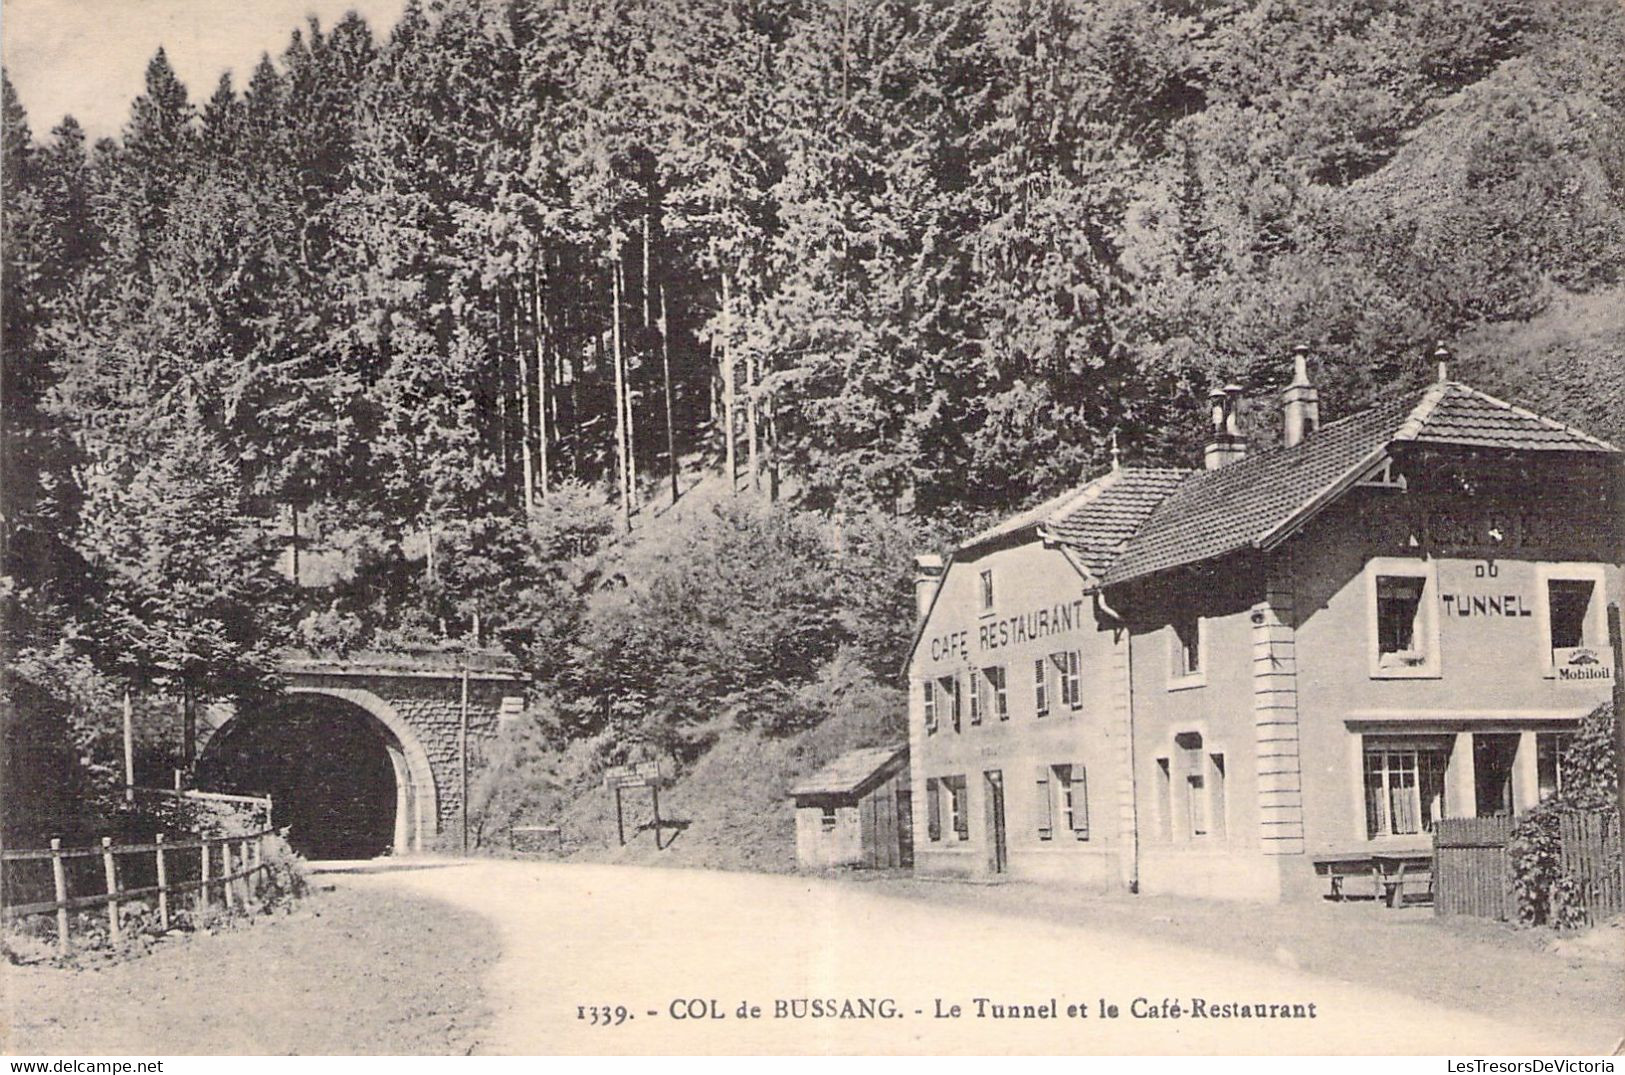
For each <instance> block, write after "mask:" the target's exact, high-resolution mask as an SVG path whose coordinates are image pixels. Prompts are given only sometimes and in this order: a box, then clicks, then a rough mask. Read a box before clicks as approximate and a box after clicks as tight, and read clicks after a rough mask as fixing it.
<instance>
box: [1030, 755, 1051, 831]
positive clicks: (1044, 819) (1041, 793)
mask: <svg viewBox="0 0 1625 1075" xmlns="http://www.w3.org/2000/svg"><path fill="white" fill-rule="evenodd" d="M1035 778H1036V780H1037V782H1038V798H1037V799H1035V800H1034V806H1035V807H1036V808H1037V809H1036V812H1035V815H1034V816H1036V817H1037V818H1038V838H1039V839H1040V840H1048V839H1049V838H1050V836H1051V834H1052V833H1053V832H1054V829H1055V822H1054V817H1053V811H1054V808H1055V804H1054V801H1053V799H1052V797H1051V796H1050V790H1049V781H1050V774H1049V766H1047V765H1040V766H1039V767H1038V772H1037V773H1036V774H1035Z"/></svg>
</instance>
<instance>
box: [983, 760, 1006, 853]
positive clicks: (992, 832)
mask: <svg viewBox="0 0 1625 1075" xmlns="http://www.w3.org/2000/svg"><path fill="white" fill-rule="evenodd" d="M982 779H983V780H984V781H985V782H986V784H987V831H988V836H989V840H988V847H987V868H988V872H989V873H1003V872H1004V871H1005V868H1006V867H1007V866H1008V865H1009V849H1008V847H1007V846H1006V844H1005V837H1004V773H1003V772H1002V771H1001V770H998V769H989V770H988V771H987V772H985V773H983V774H982Z"/></svg>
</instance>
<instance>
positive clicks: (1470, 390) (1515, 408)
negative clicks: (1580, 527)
mask: <svg viewBox="0 0 1625 1075" xmlns="http://www.w3.org/2000/svg"><path fill="white" fill-rule="evenodd" d="M1444 387H1446V388H1459V389H1461V390H1462V391H1463V392H1466V393H1467V394H1468V395H1471V396H1477V397H1478V398H1479V399H1482V400H1484V401H1485V402H1487V403H1493V404H1494V405H1495V406H1497V407H1505V408H1506V409H1507V410H1509V411H1511V412H1512V413H1513V414H1518V415H1522V416H1523V417H1525V418H1532V419H1534V420H1535V421H1537V422H1539V423H1540V424H1541V425H1543V426H1545V427H1547V428H1548V429H1555V430H1559V431H1561V432H1564V433H1567V434H1569V435H1570V436H1573V437H1579V438H1580V439H1581V440H1583V441H1589V442H1590V443H1592V444H1595V445H1597V446H1598V447H1599V448H1606V449H1607V450H1608V451H1611V452H1617V451H1619V450H1620V449H1619V447H1618V446H1617V445H1613V444H1610V443H1608V442H1607V441H1605V440H1603V439H1602V438H1601V437H1594V436H1592V435H1591V434H1590V433H1587V432H1586V431H1585V430H1583V429H1576V428H1575V427H1574V426H1571V425H1568V424H1566V423H1564V422H1559V421H1558V420H1557V419H1556V418H1549V417H1547V416H1546V415H1544V414H1541V413H1539V412H1538V411H1532V410H1530V409H1529V408H1528V407H1521V406H1519V405H1518V404H1516V403H1510V402H1508V401H1507V400H1504V399H1501V398H1500V397H1499V396H1492V395H1490V394H1489V393H1488V392H1486V391H1484V390H1483V389H1481V388H1474V387H1473V386H1472V385H1470V384H1467V383H1466V382H1465V381H1446V382H1444Z"/></svg>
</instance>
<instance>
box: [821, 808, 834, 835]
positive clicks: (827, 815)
mask: <svg viewBox="0 0 1625 1075" xmlns="http://www.w3.org/2000/svg"><path fill="white" fill-rule="evenodd" d="M818 822H819V824H820V826H821V827H822V828H823V830H824V831H825V832H828V831H830V830H831V829H833V828H834V827H835V807H833V806H826V807H824V812H823V814H822V815H821V816H820V817H819V819H818Z"/></svg>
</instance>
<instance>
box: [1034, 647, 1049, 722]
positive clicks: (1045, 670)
mask: <svg viewBox="0 0 1625 1075" xmlns="http://www.w3.org/2000/svg"><path fill="white" fill-rule="evenodd" d="M1033 713H1034V715H1035V716H1039V717H1047V716H1049V666H1048V664H1046V663H1045V661H1044V658H1042V657H1040V658H1038V659H1037V660H1036V661H1034V662H1033Z"/></svg>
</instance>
